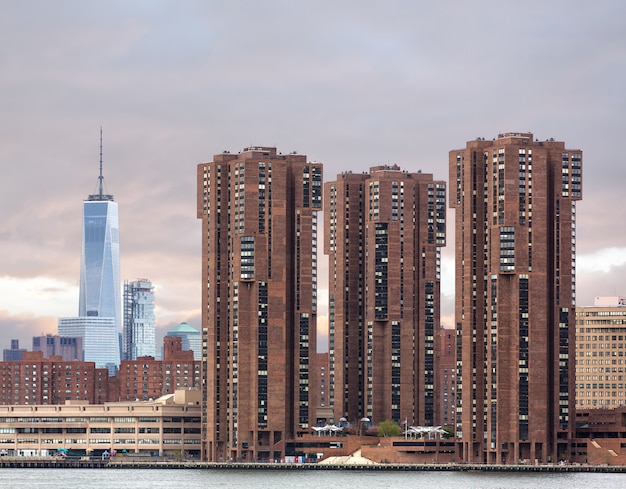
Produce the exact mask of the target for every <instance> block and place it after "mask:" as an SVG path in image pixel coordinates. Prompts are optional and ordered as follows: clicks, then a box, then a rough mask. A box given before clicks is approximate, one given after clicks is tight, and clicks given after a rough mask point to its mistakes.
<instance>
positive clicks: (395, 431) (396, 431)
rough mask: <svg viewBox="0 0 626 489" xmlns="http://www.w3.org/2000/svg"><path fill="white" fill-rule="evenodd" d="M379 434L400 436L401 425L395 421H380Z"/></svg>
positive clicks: (380, 435)
mask: <svg viewBox="0 0 626 489" xmlns="http://www.w3.org/2000/svg"><path fill="white" fill-rule="evenodd" d="M378 436H379V437H381V438H382V437H384V436H400V426H399V425H398V423H396V422H395V421H389V420H387V421H383V422H382V423H378Z"/></svg>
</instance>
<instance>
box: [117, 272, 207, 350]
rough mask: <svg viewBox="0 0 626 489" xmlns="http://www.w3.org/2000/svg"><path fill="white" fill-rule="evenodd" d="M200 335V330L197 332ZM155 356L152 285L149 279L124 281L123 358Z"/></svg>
mask: <svg viewBox="0 0 626 489" xmlns="http://www.w3.org/2000/svg"><path fill="white" fill-rule="evenodd" d="M198 336H200V332H198ZM145 356H150V357H156V319H155V317H154V287H153V286H152V284H151V283H150V281H149V280H146V279H138V280H134V281H132V282H128V281H126V282H124V346H123V351H122V357H123V359H124V360H135V359H137V358H138V357H145Z"/></svg>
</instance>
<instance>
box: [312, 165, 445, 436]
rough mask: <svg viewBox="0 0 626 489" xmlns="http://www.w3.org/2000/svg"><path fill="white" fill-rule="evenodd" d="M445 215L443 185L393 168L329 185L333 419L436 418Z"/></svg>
mask: <svg viewBox="0 0 626 489" xmlns="http://www.w3.org/2000/svg"><path fill="white" fill-rule="evenodd" d="M445 211H446V186H445V183H444V182H440V181H434V180H433V176H432V175H430V174H425V173H408V172H406V171H402V170H401V169H400V168H399V167H398V166H396V165H394V166H377V167H373V168H371V169H370V172H369V173H363V174H352V173H342V174H340V175H338V176H337V180H336V181H333V182H327V183H326V184H325V186H324V252H325V253H326V254H328V255H329V265H328V266H329V329H330V331H329V343H330V344H329V353H330V375H331V396H332V397H331V403H332V404H333V405H334V415H335V422H338V421H339V420H341V418H346V420H348V421H349V422H350V423H355V422H357V423H359V421H360V420H361V419H362V418H364V417H366V418H369V419H370V420H371V421H372V422H374V423H376V424H377V423H379V422H381V421H385V420H395V421H397V422H403V421H404V420H405V419H406V420H407V422H408V423H409V424H426V425H432V424H433V422H434V420H435V414H434V411H435V398H434V389H435V357H436V345H435V343H436V342H437V341H438V340H437V334H438V330H439V289H440V247H442V246H444V245H445ZM359 427H361V426H359Z"/></svg>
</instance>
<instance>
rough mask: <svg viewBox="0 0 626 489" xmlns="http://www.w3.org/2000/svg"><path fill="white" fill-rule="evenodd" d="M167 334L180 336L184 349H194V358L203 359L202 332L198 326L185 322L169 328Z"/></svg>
mask: <svg viewBox="0 0 626 489" xmlns="http://www.w3.org/2000/svg"><path fill="white" fill-rule="evenodd" d="M165 336H177V337H179V338H180V339H181V340H182V349H183V350H191V351H193V359H194V360H202V334H201V333H200V331H198V330H197V329H196V328H193V327H191V326H189V325H188V324H187V323H185V322H183V323H180V324H179V325H178V326H176V327H175V328H174V329H171V330H169V331H168V332H167V334H166V335H165ZM163 358H165V356H163Z"/></svg>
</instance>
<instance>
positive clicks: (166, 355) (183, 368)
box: [117, 336, 202, 401]
mask: <svg viewBox="0 0 626 489" xmlns="http://www.w3.org/2000/svg"><path fill="white" fill-rule="evenodd" d="M163 343H164V345H163V346H164V347H163V360H155V359H154V358H153V357H138V358H137V359H136V360H123V361H122V364H121V365H120V369H119V371H118V373H117V378H118V380H119V385H120V388H119V400H120V401H134V400H141V401H147V400H150V399H156V398H157V397H160V396H162V395H165V394H171V393H173V392H174V391H175V390H177V389H199V388H200V368H201V365H202V363H201V361H200V360H197V361H196V360H194V359H193V351H192V350H182V338H180V337H178V336H166V337H165V338H164V340H163Z"/></svg>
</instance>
